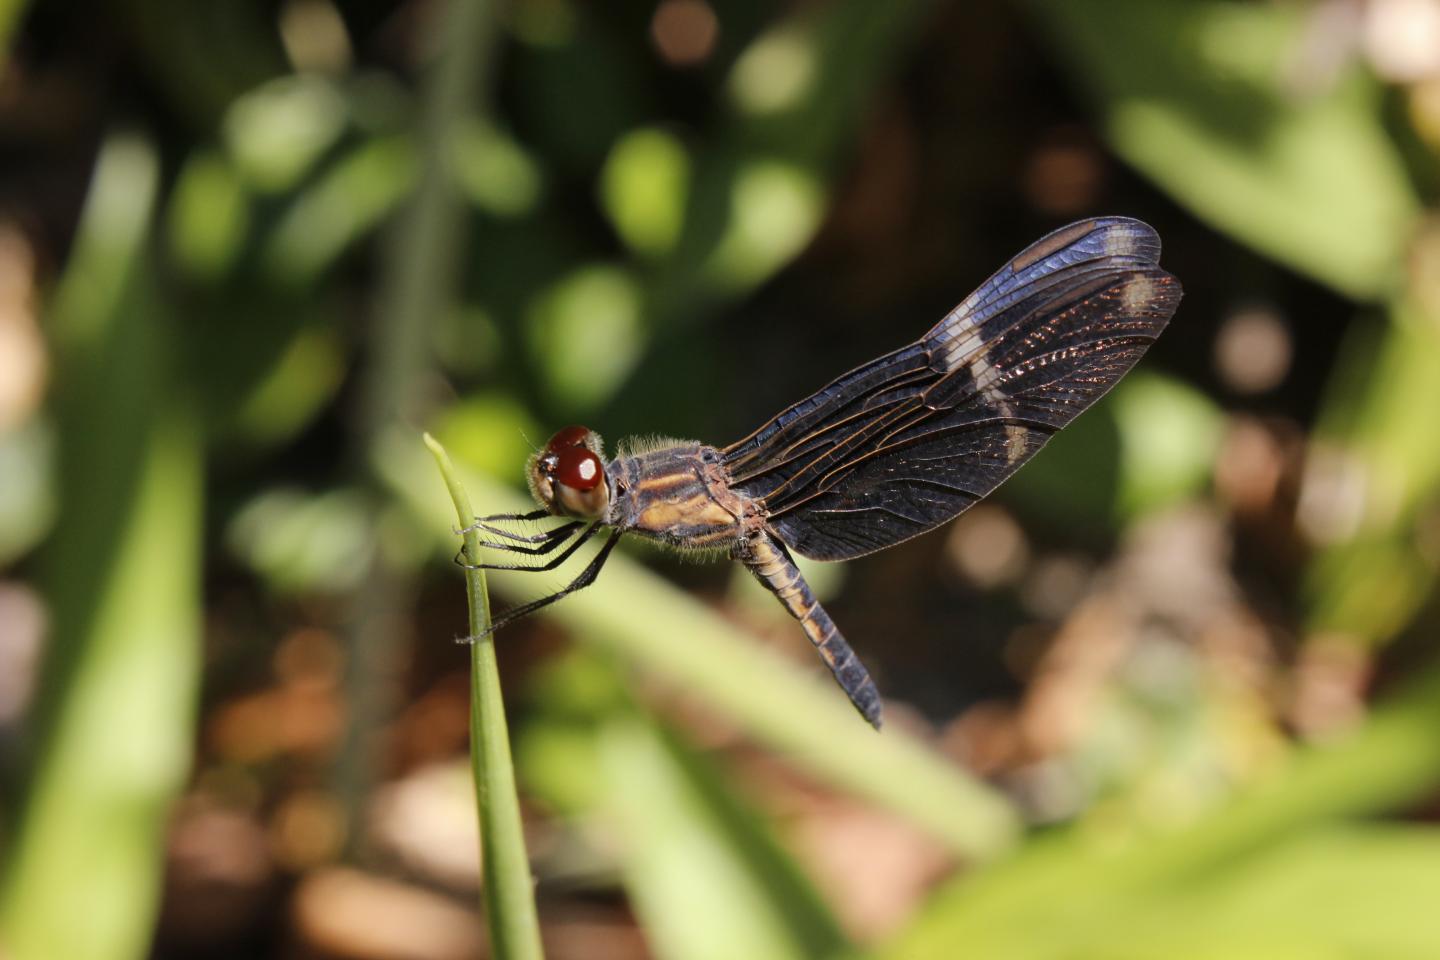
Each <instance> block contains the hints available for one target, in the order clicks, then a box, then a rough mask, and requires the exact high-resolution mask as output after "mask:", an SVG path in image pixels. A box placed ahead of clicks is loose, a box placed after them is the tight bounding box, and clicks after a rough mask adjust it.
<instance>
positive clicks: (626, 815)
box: [598, 713, 846, 960]
mask: <svg viewBox="0 0 1440 960" xmlns="http://www.w3.org/2000/svg"><path fill="white" fill-rule="evenodd" d="M598 746H599V754H600V759H601V767H602V769H603V771H604V774H605V780H606V784H607V789H608V794H609V796H608V798H607V800H608V802H607V803H606V806H607V808H608V809H609V811H610V812H611V814H612V815H613V816H614V818H615V820H616V821H617V822H618V823H619V825H620V832H621V838H622V839H621V842H622V843H623V844H624V845H625V853H624V857H623V860H622V864H623V873H624V876H625V880H626V886H627V887H628V888H629V890H630V894H631V897H632V899H633V902H634V904H635V909H636V911H637V912H638V913H639V914H640V917H641V919H642V920H643V921H644V924H645V930H646V933H647V935H648V939H649V941H650V943H651V945H652V947H653V948H654V950H655V951H656V955H657V956H659V957H663V958H673V960H705V958H713V960H730V958H733V957H746V958H755V960H786V958H793V960H804V958H811V960H817V958H824V957H833V956H837V955H839V954H841V953H842V952H844V951H845V950H846V941H845V937H844V934H842V933H841V932H840V928H839V926H838V925H837V923H836V922H835V919H834V918H833V917H832V916H831V915H830V913H829V911H828V910H827V909H826V908H825V906H824V904H823V903H822V901H821V900H820V898H819V896H818V894H816V892H815V891H814V889H813V888H812V887H811V886H810V884H809V882H808V881H807V880H806V878H805V876H804V874H803V873H801V872H800V869H799V868H798V867H797V866H796V865H795V863H794V862H793V861H792V860H791V859H790V857H789V856H788V855H786V853H785V852H784V851H783V850H782V849H781V847H780V846H779V844H778V843H776V841H775V839H774V838H773V837H772V836H771V835H770V833H769V830H768V829H767V828H766V826H765V824H764V823H763V821H762V820H761V819H760V818H759V817H758V816H757V815H756V814H755V813H754V812H752V811H751V810H749V809H747V808H746V807H745V805H744V804H742V803H741V802H740V801H739V799H738V798H736V797H735V796H733V795H732V794H731V793H730V791H729V790H727V789H726V788H725V786H724V783H723V779H722V774H721V773H720V771H718V770H716V769H714V768H713V767H712V766H711V765H710V764H709V763H708V762H707V761H706V760H705V759H704V758H703V757H701V756H699V755H698V754H696V753H695V752H694V751H693V750H689V749H687V748H686V747H685V746H684V745H683V744H681V743H680V741H679V740H678V738H677V737H676V736H674V735H673V734H667V733H666V732H664V731H663V730H661V729H660V728H659V727H658V726H656V725H655V724H653V723H650V722H647V721H645V720H644V719H642V718H641V717H639V716H638V715H635V714H634V713H619V714H612V715H611V716H610V717H609V718H608V719H607V720H605V721H604V725H603V727H602V729H601V731H600V733H599V737H598Z"/></svg>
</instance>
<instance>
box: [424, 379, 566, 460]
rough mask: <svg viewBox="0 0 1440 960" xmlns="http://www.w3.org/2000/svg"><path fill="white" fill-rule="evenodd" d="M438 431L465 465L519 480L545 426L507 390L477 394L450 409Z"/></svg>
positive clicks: (436, 429) (437, 433) (437, 427)
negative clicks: (538, 422)
mask: <svg viewBox="0 0 1440 960" xmlns="http://www.w3.org/2000/svg"><path fill="white" fill-rule="evenodd" d="M435 434H436V436H438V437H439V438H440V439H441V440H442V441H443V442H444V444H445V446H446V447H447V448H448V449H449V450H450V451H451V452H452V453H453V454H454V456H455V459H457V460H459V461H460V462H461V463H463V464H465V465H466V466H469V467H473V468H475V469H477V470H483V471H484V472H485V473H487V474H488V475H490V476H491V477H495V478H497V479H499V480H502V481H503V480H507V479H508V480H516V481H518V480H520V479H521V477H522V476H523V470H524V467H525V460H526V458H528V457H529V456H530V454H531V453H532V452H533V451H534V450H535V448H536V446H537V445H538V444H539V443H540V442H542V440H543V439H544V434H543V433H542V428H541V427H540V425H539V424H537V423H536V422H535V419H534V417H532V416H531V415H530V411H528V410H526V409H525V407H524V406H522V405H521V404H520V403H519V402H518V401H517V400H516V399H515V398H514V397H512V396H510V395H509V394H507V393H497V392H485V393H474V394H471V395H469V396H468V397H466V398H465V399H464V400H462V401H461V402H460V403H458V404H456V405H454V406H452V407H450V408H449V409H447V410H446V411H445V412H444V414H443V415H442V416H441V418H440V421H439V423H438V424H437V425H436V428H435Z"/></svg>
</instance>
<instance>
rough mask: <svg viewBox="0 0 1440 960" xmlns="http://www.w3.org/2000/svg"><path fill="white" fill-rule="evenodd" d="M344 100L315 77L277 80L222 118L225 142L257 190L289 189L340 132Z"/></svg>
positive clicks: (243, 99) (326, 82) (301, 75)
mask: <svg viewBox="0 0 1440 960" xmlns="http://www.w3.org/2000/svg"><path fill="white" fill-rule="evenodd" d="M345 108H346V104H345V98H344V97H343V96H341V94H340V91H339V90H337V89H336V88H335V86H334V84H332V83H331V82H330V81H329V80H327V79H326V78H324V77H323V76H321V75H319V74H314V73H298V74H291V75H289V76H285V77H279V78H277V79H275V80H271V81H269V82H268V83H265V84H263V85H262V86H260V87H257V88H256V89H255V90H252V91H250V92H249V93H247V94H246V95H245V96H243V97H241V98H240V99H238V100H236V101H235V103H234V104H233V105H232V106H231V107H230V110H229V111H228V112H227V113H226V115H225V126H224V130H225V143H226V146H227V147H228V149H229V151H230V156H231V157H232V158H233V159H234V162H235V167H236V169H237V170H238V171H239V173H240V175H241V176H242V177H244V179H245V180H246V181H247V182H248V183H249V184H250V185H251V186H252V187H254V188H255V189H256V190H259V191H262V192H266V193H278V192H279V191H282V190H288V189H290V188H291V187H293V186H294V185H295V184H296V183H297V182H298V181H299V179H300V178H301V177H302V176H304V175H305V173H306V172H307V171H309V170H310V169H311V167H313V166H314V165H315V163H316V161H317V160H319V158H320V156H321V154H323V153H324V152H325V151H326V150H328V149H329V148H330V147H331V146H333V145H334V144H335V142H336V141H337V140H338V139H339V137H340V134H341V133H342V132H343V131H344V129H345V121H346V110H345Z"/></svg>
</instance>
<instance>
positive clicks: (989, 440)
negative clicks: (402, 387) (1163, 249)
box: [723, 217, 1180, 560]
mask: <svg viewBox="0 0 1440 960" xmlns="http://www.w3.org/2000/svg"><path fill="white" fill-rule="evenodd" d="M1159 258H1160V238H1159V237H1158V236H1157V235H1156V233H1155V231H1154V230H1152V229H1151V228H1150V227H1149V226H1147V225H1146V224H1143V223H1141V222H1140V221H1138V220H1129V219H1124V218H1119V217H1107V218H1102V219H1094V220H1083V221H1081V222H1079V223H1074V224H1071V225H1070V226H1068V227H1064V228H1062V229H1060V230H1057V231H1055V232H1054V233H1052V234H1050V235H1048V236H1046V237H1044V238H1042V239H1041V240H1039V241H1037V242H1036V243H1034V244H1031V245H1030V246H1029V247H1028V248H1027V249H1026V250H1025V251H1024V252H1022V253H1021V254H1020V255H1019V256H1017V257H1015V258H1014V259H1013V260H1011V261H1010V262H1009V263H1008V264H1006V265H1005V266H1004V267H1003V268H1001V269H1000V270H999V271H998V272H997V273H996V274H995V275H994V276H992V277H991V278H990V279H989V280H987V281H985V283H984V284H982V285H981V286H980V288H979V289H978V290H976V291H975V292H974V293H972V294H971V295H970V296H969V297H967V298H966V299H965V300H964V301H963V302H962V303H961V304H960V305H959V306H957V307H956V308H955V309H954V310H952V311H951V312H950V313H949V314H948V315H947V316H946V317H945V318H944V319H943V320H941V321H940V323H938V324H936V325H935V327H934V328H933V329H932V330H930V332H929V333H927V334H926V335H925V336H924V337H923V338H922V339H921V340H919V341H918V342H916V343H914V344H911V345H910V346H908V347H903V348H901V349H900V350H896V351H895V352H894V353H890V354H887V355H885V356H883V357H880V358H879V359H877V360H873V361H871V362H870V363H867V364H865V365H864V366H861V367H858V368H857V369H855V370H852V371H851V372H850V373H847V374H845V375H844V376H843V377H840V378H839V379H837V380H835V381H833V382H832V383H830V384H829V385H827V386H825V387H824V388H822V389H821V390H819V391H818V392H816V393H815V394H813V395H812V396H810V397H808V398H806V399H804V400H802V401H800V402H799V403H797V404H795V405H793V406H791V407H789V408H787V409H786V410H785V411H783V412H782V413H780V414H779V416H777V417H775V418H774V419H773V420H771V421H770V422H769V423H767V424H765V425H764V426H763V427H761V428H760V429H759V430H757V431H755V433H753V434H751V435H750V436H749V437H747V438H745V439H744V440H741V441H739V442H738V443H735V444H732V445H731V446H729V447H727V448H726V449H725V450H724V451H723V454H724V460H725V465H726V467H727V469H728V470H729V472H730V477H731V481H732V486H733V487H734V488H735V489H737V490H739V491H741V492H743V493H745V494H747V495H749V496H751V497H754V498H756V499H759V500H761V501H762V502H763V503H764V505H765V508H766V510H767V512H768V515H769V518H770V525H771V528H772V529H773V530H774V532H775V533H776V535H777V536H779V537H780V539H782V540H783V541H784V542H785V543H787V544H789V545H790V546H791V547H792V548H794V549H795V550H796V551H797V552H798V553H800V554H802V555H804V556H807V557H811V558H814V559H820V560H842V559H846V558H849V557H856V556H860V555H862V554H866V553H870V552H872V551H874V550H879V549H881V548H882V547H887V546H890V545H891V544H894V543H898V542H900V541H901V540H906V539H908V538H910V537H913V536H915V535H916V534H919V533H923V532H924V531H926V530H929V529H931V528H933V527H935V526H937V525H939V524H941V523H944V522H945V521H947V520H949V519H951V518H952V517H954V516H956V515H957V514H959V513H961V512H962V511H964V510H965V509H966V508H967V507H969V506H970V505H971V504H973V503H975V502H976V501H977V500H979V499H981V498H982V497H984V496H985V495H986V494H988V493H989V492H990V491H991V490H993V489H994V488H995V487H996V486H997V485H999V484H1000V483H1001V482H1002V481H1003V480H1005V478H1007V477H1009V476H1010V475H1011V474H1012V473H1014V472H1015V471H1016V470H1017V469H1019V468H1020V466H1021V465H1022V464H1023V463H1024V462H1025V461H1026V460H1028V459H1030V457H1032V456H1034V455H1035V453H1036V451H1038V450H1039V449H1040V448H1041V447H1042V446H1044V444H1045V441H1046V440H1048V439H1049V438H1050V436H1051V435H1053V434H1054V433H1055V432H1056V431H1058V430H1060V429H1061V428H1062V427H1064V426H1065V425H1066V424H1068V423H1069V422H1070V421H1071V420H1073V419H1075V417H1076V416H1078V415H1079V414H1080V413H1081V412H1082V411H1083V410H1085V409H1086V408H1087V407H1089V406H1090V405H1091V404H1092V403H1094V402H1095V401H1096V400H1097V399H1099V398H1100V397H1101V396H1103V395H1104V394H1105V392H1106V391H1107V390H1109V389H1110V388H1111V387H1112V386H1114V384H1115V382H1116V381H1117V380H1119V379H1120V377H1122V376H1124V374H1125V373H1126V371H1128V370H1129V369H1130V368H1131V367H1132V366H1134V365H1135V362H1136V361H1137V360H1139V359H1140V357H1141V355H1142V354H1144V352H1145V350H1146V348H1148V347H1149V346H1150V344H1151V343H1153V342H1154V340H1155V338H1156V337H1157V336H1159V334H1160V332H1161V331H1162V330H1164V328H1165V325H1166V324H1167V323H1168V322H1169V320H1170V317H1171V315H1172V314H1173V313H1174V312H1175V308H1176V306H1177V304H1178V303H1179V301H1180V284H1179V283H1178V282H1177V281H1176V280H1175V278H1174V277H1172V276H1170V275H1169V274H1168V273H1166V272H1165V271H1163V270H1161V269H1160V267H1159V265H1158V262H1159Z"/></svg>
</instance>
